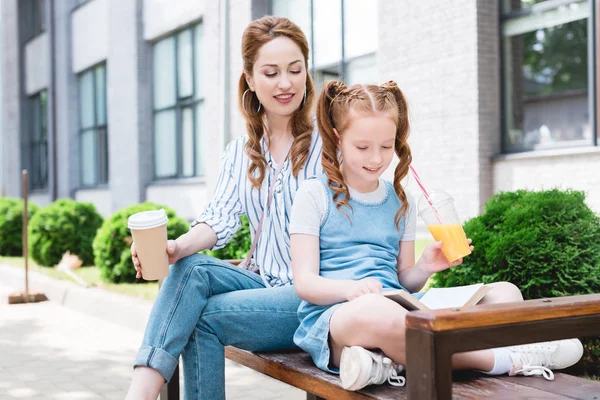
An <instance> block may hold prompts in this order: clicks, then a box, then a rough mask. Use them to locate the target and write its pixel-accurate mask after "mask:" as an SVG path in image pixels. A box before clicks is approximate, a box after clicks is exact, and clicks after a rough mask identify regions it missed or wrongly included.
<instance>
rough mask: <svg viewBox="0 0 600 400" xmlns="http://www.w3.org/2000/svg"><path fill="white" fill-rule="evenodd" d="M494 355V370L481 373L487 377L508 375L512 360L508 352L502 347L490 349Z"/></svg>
mask: <svg viewBox="0 0 600 400" xmlns="http://www.w3.org/2000/svg"><path fill="white" fill-rule="evenodd" d="M492 353H494V368H492V370H491V371H483V372H485V373H486V374H489V375H502V374H506V373H508V371H510V368H511V367H512V360H511V358H510V351H508V350H507V349H506V348H504V347H498V348H496V349H492Z"/></svg>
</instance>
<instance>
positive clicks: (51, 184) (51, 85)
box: [46, 0, 58, 202]
mask: <svg viewBox="0 0 600 400" xmlns="http://www.w3.org/2000/svg"><path fill="white" fill-rule="evenodd" d="M46 10H47V13H46V15H47V17H46V20H47V22H48V40H49V42H50V43H49V45H50V46H49V47H50V49H49V50H50V51H49V53H50V60H49V62H50V77H49V82H48V128H49V130H50V132H48V133H49V135H48V136H49V139H50V145H49V146H48V152H49V154H48V160H49V162H50V165H49V168H48V191H49V195H50V201H51V202H53V201H54V200H56V196H57V186H58V185H57V182H56V181H57V176H58V174H57V173H56V166H57V163H56V148H57V147H58V146H57V143H56V65H55V64H56V43H55V42H56V32H55V30H56V29H55V28H56V24H55V15H54V0H48V2H47V8H46Z"/></svg>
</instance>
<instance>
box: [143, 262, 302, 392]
mask: <svg viewBox="0 0 600 400" xmlns="http://www.w3.org/2000/svg"><path fill="white" fill-rule="evenodd" d="M299 304H300V299H298V297H297V296H296V293H295V291H294V288H293V286H287V287H280V288H265V286H264V283H263V281H262V279H261V277H260V276H259V275H257V274H255V273H253V272H249V271H246V270H243V269H241V268H238V267H235V266H233V265H231V264H229V263H226V262H224V261H221V260H218V259H216V258H214V257H209V256H206V255H202V254H194V255H191V256H189V257H186V258H184V259H181V260H179V261H178V262H177V263H176V264H174V265H173V266H172V267H171V270H170V272H169V276H168V277H167V278H166V279H165V280H164V282H163V286H162V288H161V290H160V292H159V294H158V297H157V298H156V301H155V303H154V306H153V308H152V312H151V314H150V318H149V319H148V324H147V325H146V332H145V334H144V340H143V342H142V346H141V347H140V350H139V352H138V355H137V357H136V360H135V362H134V367H136V366H147V367H151V368H154V369H155V370H157V371H158V372H159V373H160V374H161V375H162V376H163V378H165V380H166V381H168V380H170V379H171V376H172V375H173V372H174V370H175V367H176V366H177V364H178V360H179V355H180V354H181V355H182V357H183V374H184V379H185V394H184V396H185V399H211V400H213V399H215V400H220V399H223V400H224V399H225V356H224V346H227V345H232V346H235V347H238V348H241V349H245V350H251V351H278V350H286V349H297V347H296V346H295V345H294V342H293V336H294V332H295V331H296V328H297V327H298V324H299V321H298V317H297V313H296V312H297V310H298V306H299Z"/></svg>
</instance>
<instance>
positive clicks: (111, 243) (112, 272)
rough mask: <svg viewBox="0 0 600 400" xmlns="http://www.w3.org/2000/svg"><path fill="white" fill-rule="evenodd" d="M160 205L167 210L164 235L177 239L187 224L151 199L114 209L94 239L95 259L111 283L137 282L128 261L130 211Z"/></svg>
mask: <svg viewBox="0 0 600 400" xmlns="http://www.w3.org/2000/svg"><path fill="white" fill-rule="evenodd" d="M161 208H163V209H164V210H165V212H166V213H167V217H168V218H169V222H168V223H167V236H168V238H169V239H176V238H177V237H179V236H181V235H182V234H184V233H185V232H187V231H188V230H189V224H188V223H187V222H186V221H185V220H184V219H183V218H178V217H177V216H176V215H175V211H174V210H172V209H170V208H168V207H165V206H162V205H159V204H154V203H151V202H145V203H142V204H136V205H133V206H129V207H126V208H123V209H121V210H119V211H117V212H116V213H115V214H113V215H112V216H111V217H110V218H108V219H106V220H105V221H104V223H103V224H102V227H101V228H100V229H99V230H98V234H97V235H96V238H95V239H94V243H93V248H94V261H95V264H96V266H97V267H98V268H99V269H100V276H101V277H102V279H104V280H106V281H110V282H114V283H125V282H130V283H131V282H136V278H135V274H136V272H135V269H134V268H133V264H132V262H131V252H130V247H131V243H132V238H131V232H130V231H129V228H128V227H127V219H128V218H129V216H131V215H132V214H135V213H138V212H141V211H149V210H158V209H161Z"/></svg>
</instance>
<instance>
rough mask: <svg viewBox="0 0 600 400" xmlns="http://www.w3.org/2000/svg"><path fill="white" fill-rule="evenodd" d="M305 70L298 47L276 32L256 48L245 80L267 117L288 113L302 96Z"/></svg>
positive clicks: (300, 101) (297, 104)
mask: <svg viewBox="0 0 600 400" xmlns="http://www.w3.org/2000/svg"><path fill="white" fill-rule="evenodd" d="M306 73H307V72H306V68H305V60H304V56H303V55H302V52H301V51H300V47H298V45H297V44H296V43H294V41H293V40H291V39H290V38H287V37H285V36H279V37H277V38H275V39H273V40H271V41H270V42H268V43H265V44H264V45H263V46H262V47H261V48H260V50H259V51H258V57H257V58H256V62H255V63H254V66H253V68H252V76H247V77H246V80H247V81H248V86H249V87H250V90H252V91H253V92H255V93H256V96H257V97H258V100H260V102H261V103H262V107H263V108H264V109H265V112H266V114H267V118H268V117H269V116H280V117H289V116H291V115H292V113H293V112H294V111H296V110H297V109H298V107H300V104H301V103H302V99H303V98H304V90H305V87H306ZM254 111H255V110H252V111H250V112H251V113H252V112H254Z"/></svg>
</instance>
